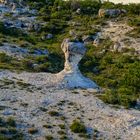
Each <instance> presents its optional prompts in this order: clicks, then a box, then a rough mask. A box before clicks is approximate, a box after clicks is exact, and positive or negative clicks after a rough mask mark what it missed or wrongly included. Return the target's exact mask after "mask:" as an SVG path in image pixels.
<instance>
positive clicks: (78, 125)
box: [70, 120, 87, 133]
mask: <svg viewBox="0 0 140 140" xmlns="http://www.w3.org/2000/svg"><path fill="white" fill-rule="evenodd" d="M70 129H71V131H72V132H74V133H86V132H87V130H86V127H85V125H84V124H83V123H82V122H80V121H78V120H74V121H73V122H72V124H71V126H70Z"/></svg>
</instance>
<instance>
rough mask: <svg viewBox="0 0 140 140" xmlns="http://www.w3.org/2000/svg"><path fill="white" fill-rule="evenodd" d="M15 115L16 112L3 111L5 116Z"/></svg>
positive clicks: (10, 110)
mask: <svg viewBox="0 0 140 140" xmlns="http://www.w3.org/2000/svg"><path fill="white" fill-rule="evenodd" d="M13 114H14V111H13V110H12V109H5V110H4V111H3V115H5V116H9V115H13Z"/></svg>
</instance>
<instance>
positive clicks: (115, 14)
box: [98, 9, 127, 18]
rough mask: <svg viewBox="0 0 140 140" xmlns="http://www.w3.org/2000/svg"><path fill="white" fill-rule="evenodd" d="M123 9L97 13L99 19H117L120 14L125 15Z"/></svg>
mask: <svg viewBox="0 0 140 140" xmlns="http://www.w3.org/2000/svg"><path fill="white" fill-rule="evenodd" d="M126 13H127V11H126V10H124V9H100V10H99V12H98V15H99V17H100V18H101V17H118V16H119V15H121V14H126Z"/></svg>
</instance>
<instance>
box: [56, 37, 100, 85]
mask: <svg viewBox="0 0 140 140" xmlns="http://www.w3.org/2000/svg"><path fill="white" fill-rule="evenodd" d="M61 48H62V50H63V52H64V54H65V65H64V70H63V71H61V72H60V73H58V74H57V77H58V79H59V78H62V82H60V83H61V86H63V87H66V88H78V87H80V88H98V86H97V85H96V84H95V83H94V82H92V81H91V80H90V79H88V78H85V77H84V76H83V75H82V74H81V72H80V70H79V68H78V63H79V62H80V60H81V59H82V57H83V56H84V54H85V53H86V48H85V45H84V43H81V42H71V41H70V39H65V40H64V41H63V43H62V45H61Z"/></svg>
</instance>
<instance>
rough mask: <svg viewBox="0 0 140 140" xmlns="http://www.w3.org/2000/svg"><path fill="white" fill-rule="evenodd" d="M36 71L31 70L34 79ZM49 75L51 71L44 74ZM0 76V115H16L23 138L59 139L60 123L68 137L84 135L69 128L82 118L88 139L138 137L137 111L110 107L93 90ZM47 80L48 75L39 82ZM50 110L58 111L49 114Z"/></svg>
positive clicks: (78, 139) (139, 127) (139, 116)
mask: <svg viewBox="0 0 140 140" xmlns="http://www.w3.org/2000/svg"><path fill="white" fill-rule="evenodd" d="M29 75H31V74H28V76H29ZM35 75H36V74H32V78H34V82H35V81H36V79H35V77H36V76H35ZM38 76H39V77H41V74H38ZM48 76H51V75H49V74H48V75H47V74H46V77H48ZM16 78H17V77H16ZM18 78H19V79H20V77H18ZM0 79H1V80H0V84H1V90H0V106H4V107H5V108H3V109H2V110H0V116H1V117H9V116H13V117H15V118H16V120H17V124H18V125H17V127H18V129H20V130H22V131H23V133H24V134H25V135H26V139H34V140H44V139H45V136H49V135H52V136H53V137H54V138H55V139H60V138H61V137H62V136H61V135H60V134H58V131H60V130H61V129H60V128H59V125H60V124H63V125H65V129H64V132H65V133H66V135H67V137H68V138H69V139H71V140H72V139H77V140H81V139H84V138H81V137H79V136H78V134H75V133H73V132H71V130H70V125H71V123H72V121H73V120H75V119H80V120H81V121H82V122H84V124H85V126H86V129H87V133H88V134H89V135H90V138H87V139H93V137H94V138H97V139H106V140H107V139H122V140H134V139H135V140H138V139H139V137H140V125H139V123H140V112H139V111H136V110H133V109H130V110H126V109H123V108H121V109H117V108H112V107H109V106H108V105H106V104H104V103H103V102H102V101H100V100H99V99H98V98H97V97H96V93H95V92H94V90H91V89H89V90H82V89H77V90H76V89H75V90H66V89H61V90H57V89H55V88H38V87H36V86H35V85H30V84H28V83H26V84H25V83H24V81H19V80H18V81H17V82H11V80H8V79H5V78H4V79H3V78H2V76H1V78H0ZM25 79H26V77H25ZM46 80H49V78H48V79H45V81H43V80H42V82H46ZM8 81H9V82H8ZM8 83H9V84H8ZM98 94H99V93H98ZM51 111H56V112H57V113H58V114H57V115H56V116H55V115H54V116H53V115H50V112H51ZM45 125H46V127H47V126H48V128H45ZM49 126H50V127H49ZM29 128H36V129H37V130H38V132H37V133H36V134H34V135H31V134H29V133H28V130H29Z"/></svg>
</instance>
